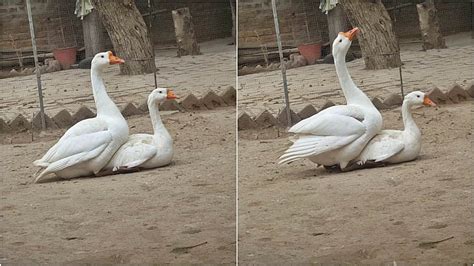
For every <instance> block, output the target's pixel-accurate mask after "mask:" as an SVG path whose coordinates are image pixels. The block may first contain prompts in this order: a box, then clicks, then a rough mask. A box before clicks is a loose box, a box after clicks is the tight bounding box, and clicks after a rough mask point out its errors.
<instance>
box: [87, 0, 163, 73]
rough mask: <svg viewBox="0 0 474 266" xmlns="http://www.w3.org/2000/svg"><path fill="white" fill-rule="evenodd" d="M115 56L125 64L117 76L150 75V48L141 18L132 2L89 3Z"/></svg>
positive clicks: (94, 0) (152, 63) (152, 67)
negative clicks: (98, 18)
mask: <svg viewBox="0 0 474 266" xmlns="http://www.w3.org/2000/svg"><path fill="white" fill-rule="evenodd" d="M92 3H93V5H94V8H96V9H97V11H98V12H99V15H100V18H101V19H102V22H103V23H104V26H105V28H106V29H107V32H108V33H109V37H110V40H111V41H112V44H113V46H114V50H115V52H116V53H117V55H118V56H119V57H121V58H123V59H124V60H125V64H122V65H120V73H121V74H125V75H137V74H144V73H153V72H154V71H155V69H156V67H155V61H154V60H153V53H154V51H153V46H152V44H151V40H150V37H149V35H148V31H147V28H146V25H145V21H144V20H143V18H142V15H141V14H140V12H139V11H138V9H137V7H136V6H135V2H134V1H133V0H121V1H116V0H92Z"/></svg>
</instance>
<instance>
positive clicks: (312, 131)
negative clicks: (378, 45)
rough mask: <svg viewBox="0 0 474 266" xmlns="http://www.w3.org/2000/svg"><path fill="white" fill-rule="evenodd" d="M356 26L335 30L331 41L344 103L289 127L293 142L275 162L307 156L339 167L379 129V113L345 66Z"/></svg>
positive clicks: (355, 155)
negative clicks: (336, 32)
mask: <svg viewBox="0 0 474 266" xmlns="http://www.w3.org/2000/svg"><path fill="white" fill-rule="evenodd" d="M358 31H359V30H358V28H354V29H353V30H351V31H349V32H346V33H339V35H338V36H337V38H336V39H335V40H334V43H333V56H334V63H335V66H336V72H337V75H338V78H339V83H340V84H341V87H342V90H343V92H344V96H345V98H346V101H347V105H339V106H333V107H330V108H327V109H325V110H323V111H321V112H319V113H317V114H315V115H313V116H311V117H309V118H307V119H304V120H302V121H300V122H299V123H297V124H296V125H294V126H293V127H292V128H290V130H289V132H291V133H295V134H296V136H297V137H298V139H296V140H295V141H294V143H293V145H292V146H291V147H290V148H289V149H288V150H287V151H285V153H284V154H283V155H282V156H281V157H280V161H279V163H290V162H293V161H296V160H299V159H302V158H308V159H310V160H311V161H313V162H315V163H317V164H319V165H327V166H331V165H337V164H339V165H340V167H341V169H343V168H345V167H346V166H347V165H348V163H349V162H350V161H351V160H353V159H354V158H356V157H357V156H358V155H359V154H360V152H361V151H362V149H363V148H364V147H365V145H366V144H367V143H368V142H369V141H370V139H371V138H372V137H373V136H375V134H377V133H378V132H379V131H380V130H381V128H382V116H381V114H380V112H379V111H378V110H377V109H376V108H375V106H374V105H373V104H372V102H371V101H370V99H369V98H368V97H367V96H366V95H365V94H364V93H363V92H362V91H361V90H360V89H359V88H358V87H357V86H356V85H355V83H354V82H353V81H352V78H351V76H350V75H349V72H348V70H347V67H346V62H345V56H346V54H347V51H348V50H349V47H350V46H351V43H352V39H353V38H354V37H355V36H356V35H357V33H358Z"/></svg>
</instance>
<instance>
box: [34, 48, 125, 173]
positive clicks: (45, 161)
mask: <svg viewBox="0 0 474 266" xmlns="http://www.w3.org/2000/svg"><path fill="white" fill-rule="evenodd" d="M121 63H124V60H122V59H120V58H118V57H116V56H114V55H113V54H112V52H103V53H98V54H96V55H95V56H94V59H93V60H92V63H91V83H92V91H93V94H94V101H95V104H96V108H97V116H96V117H94V118H90V119H85V120H82V121H80V122H78V123H77V124H75V125H74V126H72V127H71V128H70V129H68V130H67V131H66V133H64V135H63V136H62V137H61V138H60V139H59V141H58V142H57V143H56V144H55V145H54V146H53V147H51V148H50V149H49V150H48V151H47V152H46V154H45V155H44V156H43V157H42V158H41V159H39V160H36V161H35V162H34V163H33V164H34V165H36V166H40V167H42V168H46V169H45V170H44V171H43V172H42V173H40V174H39V175H38V176H37V177H36V178H35V182H38V181H40V180H42V179H43V178H44V177H45V176H46V175H47V174H50V173H55V174H56V175H57V176H58V177H61V178H66V179H68V178H75V177H80V176H88V175H93V174H97V173H98V172H99V171H100V170H101V169H102V168H103V167H104V166H105V165H106V164H107V162H108V161H109V160H110V158H112V156H113V154H114V153H115V152H116V151H117V150H118V149H119V148H120V146H121V145H122V144H123V143H125V142H126V141H127V138H128V125H127V122H126V121H125V119H124V117H123V116H122V114H121V113H120V110H119V109H118V108H117V106H116V105H115V103H114V102H113V101H112V100H111V99H110V98H109V96H108V95H107V91H106V90H105V85H104V82H103V79H102V71H103V69H104V68H105V67H107V66H108V65H111V64H121Z"/></svg>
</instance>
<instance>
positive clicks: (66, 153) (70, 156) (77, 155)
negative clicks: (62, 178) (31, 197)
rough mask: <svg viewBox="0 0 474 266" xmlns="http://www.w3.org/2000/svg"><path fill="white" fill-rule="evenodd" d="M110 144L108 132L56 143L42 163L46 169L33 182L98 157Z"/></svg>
mask: <svg viewBox="0 0 474 266" xmlns="http://www.w3.org/2000/svg"><path fill="white" fill-rule="evenodd" d="M110 142H112V134H111V133H110V132H108V131H100V132H95V133H89V134H84V135H80V136H72V137H69V138H67V139H65V140H63V141H61V142H60V143H57V144H56V145H55V149H54V151H53V152H51V153H50V154H49V156H50V157H49V160H48V161H46V162H42V163H44V164H45V167H46V169H45V170H44V171H43V172H42V173H41V174H39V175H38V177H36V179H35V182H37V181H39V180H40V179H41V178H42V177H43V176H45V175H46V174H48V173H54V172H57V171H61V170H63V169H65V168H67V167H70V166H73V165H77V164H79V163H82V162H85V161H88V160H91V159H93V158H95V157H97V156H99V155H100V154H101V153H102V152H103V151H104V150H105V149H106V148H107V146H108V145H109V144H110ZM48 152H49V151H48Z"/></svg>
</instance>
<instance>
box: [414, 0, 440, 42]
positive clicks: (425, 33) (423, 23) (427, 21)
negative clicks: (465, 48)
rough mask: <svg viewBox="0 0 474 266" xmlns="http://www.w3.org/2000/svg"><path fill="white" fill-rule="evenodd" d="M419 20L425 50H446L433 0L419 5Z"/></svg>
mask: <svg viewBox="0 0 474 266" xmlns="http://www.w3.org/2000/svg"><path fill="white" fill-rule="evenodd" d="M416 10H417V11H418V19H419V21H420V31H421V39H422V40H423V49H424V50H429V49H442V48H446V43H445V42H444V38H443V35H442V34H441V29H440V27H439V21H438V16H437V14H436V7H435V5H434V1H433V0H427V1H425V2H424V3H421V4H417V5H416Z"/></svg>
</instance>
